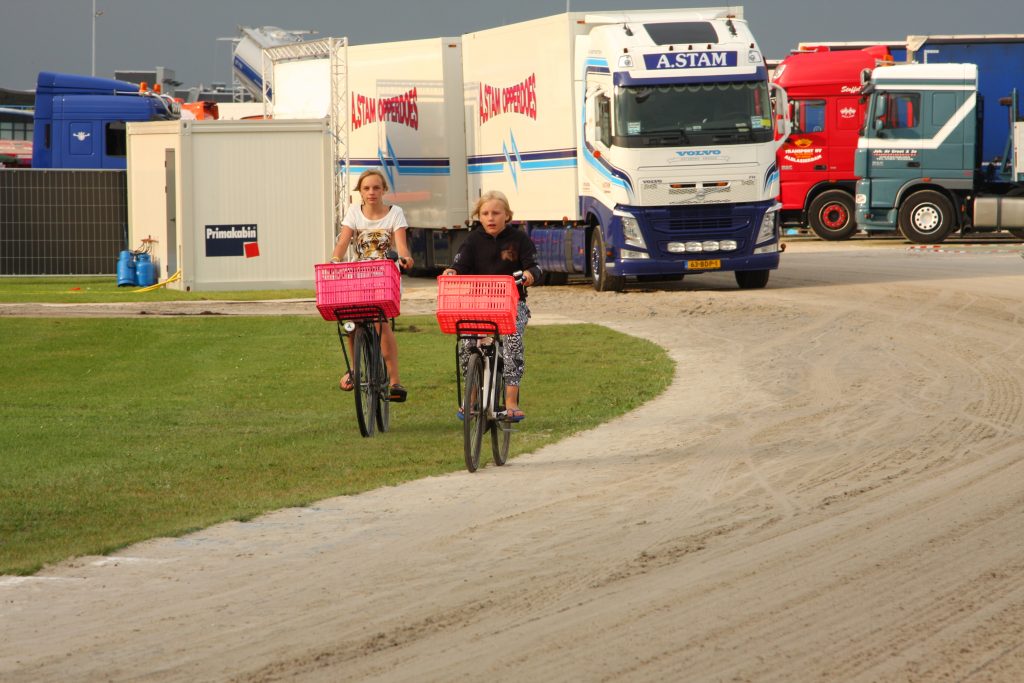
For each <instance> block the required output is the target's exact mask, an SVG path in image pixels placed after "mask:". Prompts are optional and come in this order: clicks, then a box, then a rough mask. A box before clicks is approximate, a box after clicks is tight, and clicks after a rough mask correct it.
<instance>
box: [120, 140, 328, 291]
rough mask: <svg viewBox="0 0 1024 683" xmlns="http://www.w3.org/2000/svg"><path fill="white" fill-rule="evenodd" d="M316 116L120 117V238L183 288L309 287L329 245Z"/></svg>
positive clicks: (323, 147) (323, 150) (324, 166)
mask: <svg viewBox="0 0 1024 683" xmlns="http://www.w3.org/2000/svg"><path fill="white" fill-rule="evenodd" d="M331 182H332V177H331V151H330V136H329V135H328V131H327V125H326V123H325V122H324V121H322V120H315V121H310V120H291V121H216V120H213V121H167V122H150V123H132V124H129V126H128V215H129V244H130V246H131V247H132V248H137V247H138V246H139V245H140V244H141V243H142V240H143V239H150V238H151V239H153V240H155V242H153V257H154V261H155V262H156V264H157V279H158V280H160V281H163V280H165V279H167V278H168V277H169V276H171V275H172V274H174V273H175V272H176V271H178V270H180V271H181V279H180V280H179V281H177V282H175V283H171V284H170V285H169V286H170V287H173V288H175V289H181V290H185V291H210V290H244V289H282V288H307V287H308V288H312V286H313V266H314V264H316V263H323V262H324V260H325V259H326V258H327V256H328V255H329V254H330V250H331V248H332V245H333V222H332V220H331V215H330V214H331V206H332V200H331V192H332V190H331V187H332V186H331Z"/></svg>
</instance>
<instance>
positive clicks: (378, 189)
mask: <svg viewBox="0 0 1024 683" xmlns="http://www.w3.org/2000/svg"><path fill="white" fill-rule="evenodd" d="M356 189H357V190H359V196H360V197H361V198H362V200H363V203H362V206H356V205H355V204H353V205H352V206H350V207H349V209H348V212H347V213H346V214H345V218H344V219H343V220H342V221H341V234H340V235H338V241H337V243H336V244H335V245H334V253H333V254H331V261H334V262H338V261H341V260H342V257H343V256H344V254H345V252H346V251H348V246H349V244H350V243H351V242H352V239H353V237H354V238H355V249H356V260H357V261H367V260H370V259H383V258H387V253H388V251H389V250H390V249H391V248H392V245H393V246H394V249H395V251H397V252H398V256H399V259H400V261H401V264H402V266H403V267H405V268H406V269H407V270H408V269H409V268H412V265H413V260H412V254H411V253H410V252H409V240H408V239H407V237H406V234H405V230H406V228H408V227H409V225H408V223H406V220H405V213H403V212H402V209H401V208H400V207H398V206H394V205H391V206H389V205H387V204H385V203H384V193H385V192H387V191H388V182H387V180H385V179H384V173H383V172H381V171H380V170H379V169H375V168H370V169H367V170H365V171H363V172H362V173H360V174H359V180H358V181H357V182H356ZM380 327H381V329H380V349H381V353H382V354H383V356H384V364H385V365H386V366H387V368H388V375H389V376H390V378H391V400H392V401H396V402H400V401H404V400H405V399H406V396H407V393H408V392H407V391H406V389H405V387H403V386H402V382H401V379H400V378H399V375H398V342H396V341H395V333H394V332H393V331H392V330H391V326H390V325H381V326H380ZM338 386H339V387H340V388H341V389H342V390H343V391H352V389H354V388H355V387H354V386H353V384H352V377H351V376H350V375H349V373H347V372H346V373H345V374H344V375H343V376H342V377H341V379H340V380H339V381H338Z"/></svg>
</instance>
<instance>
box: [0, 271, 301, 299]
mask: <svg viewBox="0 0 1024 683" xmlns="http://www.w3.org/2000/svg"><path fill="white" fill-rule="evenodd" d="M313 297H314V292H313V289H312V288H310V289H273V290H252V291H240V292H235V291H226V292H179V291H177V290H173V289H167V288H166V287H159V288H157V289H154V290H153V291H150V292H140V291H138V288H136V287H118V286H117V278H115V277H114V276H113V275H107V276H99V275H83V276H80V277H70V276H60V277H0V303H5V304H21V303H52V304H96V303H132V302H136V301H145V302H152V301H225V300H231V301H260V300H264V299H312V298H313Z"/></svg>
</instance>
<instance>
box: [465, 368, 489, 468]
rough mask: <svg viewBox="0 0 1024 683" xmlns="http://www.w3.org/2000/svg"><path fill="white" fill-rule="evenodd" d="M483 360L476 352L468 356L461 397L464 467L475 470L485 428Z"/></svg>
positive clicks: (477, 465)
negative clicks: (463, 390) (463, 391)
mask: <svg viewBox="0 0 1024 683" xmlns="http://www.w3.org/2000/svg"><path fill="white" fill-rule="evenodd" d="M483 384H484V361H483V358H481V357H480V356H479V355H478V354H475V353H474V354H472V355H471V356H470V357H469V363H468V365H467V366H466V381H465V393H464V394H463V397H462V418H463V420H462V437H463V451H464V454H465V457H466V469H467V470H469V471H470V472H476V470H477V468H478V467H479V466H480V446H481V445H482V443H483V440H484V431H485V430H486V428H487V416H486V415H484V395H483Z"/></svg>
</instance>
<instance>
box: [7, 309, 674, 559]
mask: <svg viewBox="0 0 1024 683" xmlns="http://www.w3.org/2000/svg"><path fill="white" fill-rule="evenodd" d="M233 294H237V293H233ZM397 332H398V339H399V344H400V348H401V360H402V368H403V370H402V378H403V382H404V383H405V385H406V386H407V387H408V388H409V392H410V397H409V401H408V402H407V403H405V404H401V405H396V406H394V409H393V413H392V414H393V418H392V431H391V432H389V433H388V434H385V435H381V436H378V437H374V438H373V439H363V438H361V437H360V436H359V430H358V427H357V425H356V422H355V411H354V406H353V399H352V394H348V393H342V392H340V391H339V390H338V389H337V380H338V376H339V374H340V370H341V366H342V365H343V360H342V356H341V351H340V347H339V344H338V338H337V335H336V333H335V328H334V326H333V325H332V324H330V323H326V322H324V321H323V320H320V319H319V318H313V317H234V316H232V317H216V318H193V317H187V318H147V319H123V318H113V319H105V318H104V319H95V318H87V319H35V318H0V359H2V360H0V367H2V371H0V395H2V396H3V400H2V401H0V466H2V472H3V476H2V477H0V573H5V574H12V573H13V574H27V573H32V572H34V571H37V570H38V569H39V568H40V567H41V566H43V565H45V564H47V563H52V562H56V561H60V560H62V559H65V558H68V557H72V556H76V555H87V554H101V553H105V552H110V551H112V550H115V549H117V548H120V547H123V546H125V545H127V544H130V543H133V542H136V541H140V540H144V539H147V538H152V537H156V536H173V535H179V534H182V533H185V532H188V531H190V530H194V529H198V528H202V527H205V526H209V525H211V524H214V523H217V522H220V521H224V520H229V519H237V520H245V519H249V518H252V517H253V516H255V515H258V514H260V513H262V512H264V511H267V510H272V509H276V508H281V507H288V506H298V505H304V504H308V503H310V502H313V501H316V500H319V499H323V498H326V497H330V496H335V495H341V494H353V493H358V492H360V491H366V490H368V489H372V488H376V487H380V486H387V485H393V484H397V483H399V482H403V481H408V480H411V479H416V478H420V477H424V476H428V475H434V474H440V473H444V472H451V471H457V470H460V469H463V462H462V436H461V423H460V422H458V421H457V420H456V419H455V416H454V410H455V407H456V397H455V388H454V387H455V379H454V351H453V348H454V346H453V339H452V337H450V336H446V335H442V334H441V333H440V332H438V330H437V325H436V322H435V321H434V319H433V318H432V317H425V316H421V317H403V318H401V319H399V326H398V329H397ZM526 342H527V363H528V370H527V374H526V378H525V381H524V385H523V407H524V409H525V410H526V412H527V415H528V418H527V420H526V421H525V422H523V423H522V425H521V427H520V429H519V431H518V432H517V433H516V434H515V436H514V438H513V443H512V448H513V454H517V453H522V452H525V451H531V450H535V449H536V448H538V447H540V446H542V445H544V444H546V443H550V442H553V441H556V440H558V439H561V438H563V437H565V436H567V435H569V434H572V433H574V432H576V431H579V430H583V429H586V428H589V427H592V426H595V425H597V424H600V423H602V422H605V421H607V420H608V419H610V418H611V417H614V416H616V415H619V414H621V413H624V412H626V411H628V410H630V409H631V408H634V407H636V406H638V405H640V404H641V403H643V402H644V401H646V400H648V399H650V398H652V397H653V396H655V395H657V394H658V393H660V392H661V391H662V390H663V389H664V388H665V387H666V386H667V384H668V382H669V381H670V378H671V374H672V363H671V361H670V360H669V359H668V357H667V356H666V355H665V354H664V352H663V351H662V350H661V349H659V348H658V347H656V346H654V345H653V344H650V343H648V342H645V341H642V340H638V339H634V338H630V337H626V336H624V335H622V334H619V333H616V332H613V331H611V330H608V329H606V328H602V327H598V326H592V325H573V326H535V327H533V328H530V329H529V330H528V332H527V336H526ZM626 345H628V346H629V355H630V372H628V373H623V372H621V368H622V365H621V357H622V353H623V350H624V348H625V346H626ZM567 359H571V360H572V362H566V361H567ZM581 377H582V378H583V381H580V380H581ZM513 457H514V455H513ZM466 476H472V475H469V474H468V473H467V474H466Z"/></svg>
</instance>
